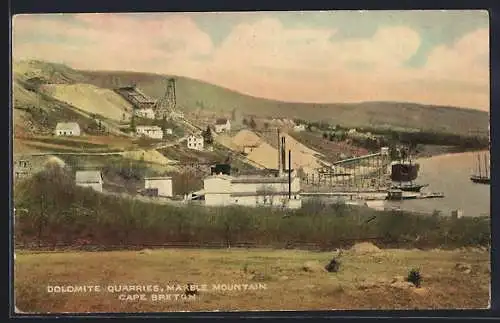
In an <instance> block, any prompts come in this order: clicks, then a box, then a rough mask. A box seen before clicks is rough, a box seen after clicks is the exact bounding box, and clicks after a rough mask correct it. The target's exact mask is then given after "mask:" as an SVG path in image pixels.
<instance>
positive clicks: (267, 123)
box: [264, 122, 269, 130]
mask: <svg viewBox="0 0 500 323" xmlns="http://www.w3.org/2000/svg"><path fill="white" fill-rule="evenodd" d="M264 129H266V130H267V129H269V122H264Z"/></svg>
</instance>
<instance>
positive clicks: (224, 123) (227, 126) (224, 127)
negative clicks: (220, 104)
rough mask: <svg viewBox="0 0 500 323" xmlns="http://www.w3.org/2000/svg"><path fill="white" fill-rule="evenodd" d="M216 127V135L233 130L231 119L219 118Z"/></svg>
mask: <svg viewBox="0 0 500 323" xmlns="http://www.w3.org/2000/svg"><path fill="white" fill-rule="evenodd" d="M214 127H215V132H216V133H221V132H227V131H230V130H231V122H230V121H229V119H226V118H219V119H217V120H215V126H214Z"/></svg>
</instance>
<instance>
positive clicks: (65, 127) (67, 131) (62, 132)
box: [55, 122, 81, 136]
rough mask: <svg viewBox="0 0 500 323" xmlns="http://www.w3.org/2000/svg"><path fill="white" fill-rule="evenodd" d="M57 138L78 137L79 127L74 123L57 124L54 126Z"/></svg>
mask: <svg viewBox="0 0 500 323" xmlns="http://www.w3.org/2000/svg"><path fill="white" fill-rule="evenodd" d="M55 132H56V135H57V136H80V133H81V131H80V125H79V124H78V123H76V122H58V123H57V125H56V131H55Z"/></svg>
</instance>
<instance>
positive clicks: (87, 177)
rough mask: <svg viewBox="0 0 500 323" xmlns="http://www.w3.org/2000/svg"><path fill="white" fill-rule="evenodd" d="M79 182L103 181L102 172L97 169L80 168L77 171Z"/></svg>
mask: <svg viewBox="0 0 500 323" xmlns="http://www.w3.org/2000/svg"><path fill="white" fill-rule="evenodd" d="M76 182H77V183H101V182H102V176H101V172H100V171H97V170H78V171H76Z"/></svg>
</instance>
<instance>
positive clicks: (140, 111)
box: [134, 108, 155, 119]
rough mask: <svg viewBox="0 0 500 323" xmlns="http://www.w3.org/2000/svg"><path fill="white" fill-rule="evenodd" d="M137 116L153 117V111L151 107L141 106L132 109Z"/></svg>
mask: <svg viewBox="0 0 500 323" xmlns="http://www.w3.org/2000/svg"><path fill="white" fill-rule="evenodd" d="M134 113H135V115H136V116H137V117H141V118H146V119H154V118H155V111H154V110H153V108H143V109H135V111H134Z"/></svg>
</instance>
